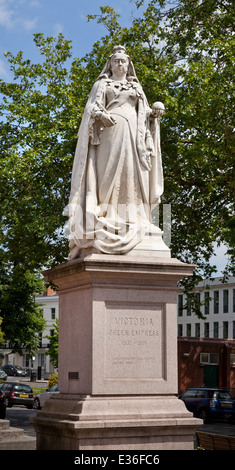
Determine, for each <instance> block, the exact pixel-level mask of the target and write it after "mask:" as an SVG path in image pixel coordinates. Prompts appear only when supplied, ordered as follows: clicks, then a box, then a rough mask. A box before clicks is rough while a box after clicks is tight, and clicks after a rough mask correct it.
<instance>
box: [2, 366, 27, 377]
mask: <svg viewBox="0 0 235 470" xmlns="http://www.w3.org/2000/svg"><path fill="white" fill-rule="evenodd" d="M1 369H2V370H4V372H6V374H7V375H13V376H17V375H18V376H21V377H25V376H26V375H27V373H26V371H25V370H24V369H22V367H20V366H12V365H11V364H6V365H5V366H1Z"/></svg>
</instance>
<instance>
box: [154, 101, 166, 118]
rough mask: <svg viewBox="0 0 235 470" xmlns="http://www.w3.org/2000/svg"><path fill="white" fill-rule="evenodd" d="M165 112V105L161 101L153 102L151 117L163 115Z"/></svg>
mask: <svg viewBox="0 0 235 470" xmlns="http://www.w3.org/2000/svg"><path fill="white" fill-rule="evenodd" d="M164 113H165V106H164V104H163V103H161V101H157V102H156V103H154V104H153V107H152V117H154V118H160V117H162V116H163V115H164Z"/></svg>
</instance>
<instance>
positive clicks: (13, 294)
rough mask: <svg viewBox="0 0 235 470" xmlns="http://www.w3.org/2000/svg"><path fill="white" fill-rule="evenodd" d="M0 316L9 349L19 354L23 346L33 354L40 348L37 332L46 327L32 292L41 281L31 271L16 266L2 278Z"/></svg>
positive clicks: (34, 292)
mask: <svg viewBox="0 0 235 470" xmlns="http://www.w3.org/2000/svg"><path fill="white" fill-rule="evenodd" d="M1 282H2V286H1V290H0V316H1V318H2V330H3V332H4V339H5V340H6V341H8V343H9V348H10V349H11V350H12V352H13V353H14V352H17V353H19V354H20V355H22V348H23V349H25V350H26V351H27V352H28V354H29V355H30V356H31V357H32V356H33V354H34V353H35V351H36V350H37V349H38V347H39V341H40V338H39V333H42V332H43V330H44V328H45V320H44V318H43V311H42V309H41V308H40V306H39V305H38V304H36V303H35V301H34V299H35V295H36V293H37V292H40V291H41V290H42V288H43V281H42V279H40V278H36V276H35V274H34V273H31V272H30V271H25V269H24V268H21V267H19V266H17V268H15V269H14V271H13V272H12V273H11V274H10V273H9V274H8V275H6V274H5V278H4V279H3V276H2V279H1Z"/></svg>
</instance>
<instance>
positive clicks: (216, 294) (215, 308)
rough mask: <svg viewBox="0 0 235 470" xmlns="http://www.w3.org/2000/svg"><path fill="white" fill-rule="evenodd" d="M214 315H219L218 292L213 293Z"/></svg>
mask: <svg viewBox="0 0 235 470" xmlns="http://www.w3.org/2000/svg"><path fill="white" fill-rule="evenodd" d="M214 313H219V291H218V290H215V291H214Z"/></svg>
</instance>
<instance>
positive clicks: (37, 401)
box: [33, 384, 59, 410]
mask: <svg viewBox="0 0 235 470" xmlns="http://www.w3.org/2000/svg"><path fill="white" fill-rule="evenodd" d="M55 393H59V385H58V384H57V385H52V387H51V388H48V389H47V390H46V391H45V392H42V393H39V394H38V395H37V396H36V397H35V398H34V405H33V407H34V409H35V410H41V408H42V407H43V405H44V403H45V401H46V400H48V399H49V398H50V397H51V396H52V395H54V394H55Z"/></svg>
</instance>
